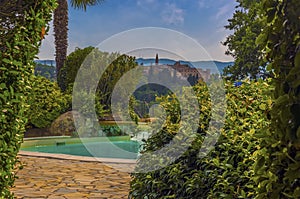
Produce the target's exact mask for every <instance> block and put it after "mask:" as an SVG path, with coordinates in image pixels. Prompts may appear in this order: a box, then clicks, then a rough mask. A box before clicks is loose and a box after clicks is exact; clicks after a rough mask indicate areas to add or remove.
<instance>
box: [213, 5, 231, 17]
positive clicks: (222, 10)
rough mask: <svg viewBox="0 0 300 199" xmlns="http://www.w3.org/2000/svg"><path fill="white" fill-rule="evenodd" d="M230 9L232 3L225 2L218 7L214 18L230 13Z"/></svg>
mask: <svg viewBox="0 0 300 199" xmlns="http://www.w3.org/2000/svg"><path fill="white" fill-rule="evenodd" d="M231 10H232V5H231V4H226V5H224V6H222V7H220V8H219V9H218V12H217V14H216V16H215V19H220V18H221V17H224V16H226V15H228V14H229V13H231Z"/></svg>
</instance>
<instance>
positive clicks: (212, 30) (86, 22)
mask: <svg viewBox="0 0 300 199" xmlns="http://www.w3.org/2000/svg"><path fill="white" fill-rule="evenodd" d="M235 5H236V2H235V1H234V0H177V1H174V0H173V1H172V0H105V1H104V2H103V3H102V4H100V5H97V6H94V7H89V8H88V9H87V11H86V12H84V11H82V10H75V9H73V8H71V7H69V48H68V53H70V52H72V51H73V50H74V49H75V48H76V47H80V48H84V47H87V46H90V45H91V46H97V45H98V44H99V43H101V42H102V41H104V40H105V39H108V38H110V37H111V36H113V35H115V34H118V33H120V32H123V31H127V30H131V29H135V28H143V27H160V28H167V29H171V30H175V31H179V32H181V33H183V34H185V35H187V36H189V37H191V38H193V39H194V40H196V41H197V42H198V43H199V44H200V45H201V46H202V47H203V48H204V49H205V50H206V51H207V52H208V53H209V55H210V57H211V58H212V59H214V60H219V61H232V60H233V59H232V57H230V56H227V55H225V54H224V52H225V50H226V48H225V47H224V46H223V45H222V44H221V43H220V42H221V41H224V40H225V38H226V36H228V35H229V34H230V33H231V32H230V31H228V30H225V28H224V25H226V24H227V23H228V22H227V20H228V19H229V18H231V17H232V14H233V12H234V7H235ZM50 26H51V27H52V24H50ZM158 39H159V38H158ZM182 45H184V44H182ZM54 52H55V50H54V38H53V30H52V28H51V29H50V32H49V34H48V35H47V36H46V38H45V40H43V43H42V47H41V49H40V53H39V55H38V57H39V58H40V59H54Z"/></svg>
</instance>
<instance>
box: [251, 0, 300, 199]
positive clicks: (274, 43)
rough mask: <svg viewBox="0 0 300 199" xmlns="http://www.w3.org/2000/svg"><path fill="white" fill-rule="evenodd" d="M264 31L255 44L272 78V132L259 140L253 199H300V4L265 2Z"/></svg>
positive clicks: (291, 0) (295, 0) (276, 0)
mask: <svg viewBox="0 0 300 199" xmlns="http://www.w3.org/2000/svg"><path fill="white" fill-rule="evenodd" d="M261 7H262V12H263V13H262V15H265V16H266V18H267V24H266V27H265V28H264V29H263V32H262V33H261V34H260V36H259V37H258V38H257V43H258V44H259V45H263V46H264V47H265V48H264V50H265V51H266V52H267V54H268V56H267V59H268V61H269V63H270V64H269V66H268V69H269V70H270V71H272V72H273V73H274V78H273V81H272V84H273V85H274V92H273V93H272V98H273V101H274V105H273V107H272V111H271V128H269V129H266V131H265V133H263V134H261V135H260V137H261V144H260V145H261V150H260V151H259V152H258V157H257V161H256V166H255V177H254V180H255V181H256V183H257V186H256V187H257V191H258V196H257V198H259V199H263V198H274V199H277V198H300V81H299V80H300V21H299V13H300V1H299V0H280V1H279V0H264V1H262V5H261Z"/></svg>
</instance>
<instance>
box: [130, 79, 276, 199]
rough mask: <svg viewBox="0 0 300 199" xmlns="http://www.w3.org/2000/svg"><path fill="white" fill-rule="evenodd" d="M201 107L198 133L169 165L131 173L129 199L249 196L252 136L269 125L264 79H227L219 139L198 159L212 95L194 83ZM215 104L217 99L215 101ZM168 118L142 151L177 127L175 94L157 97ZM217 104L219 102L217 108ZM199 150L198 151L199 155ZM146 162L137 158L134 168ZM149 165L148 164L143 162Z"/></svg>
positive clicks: (163, 141)
mask: <svg viewBox="0 0 300 199" xmlns="http://www.w3.org/2000/svg"><path fill="white" fill-rule="evenodd" d="M194 89H195V93H196V95H197V97H198V101H199V105H200V111H201V113H200V123H199V127H198V131H197V137H196V139H195V140H194V141H193V143H192V145H191V146H190V147H189V149H188V150H187V151H186V152H185V153H184V154H183V155H182V156H181V157H180V158H179V159H177V160H176V161H175V162H174V163H173V164H171V165H169V166H167V167H164V168H162V169H159V170H155V171H151V172H148V173H133V174H132V177H133V180H132V181H131V191H130V197H131V198H252V197H254V196H255V190H254V188H255V183H254V181H252V180H251V178H252V176H253V173H254V171H253V168H252V167H253V164H254V157H253V156H254V154H255V153H256V151H257V150H258V149H259V139H258V138H256V136H255V135H256V134H257V133H258V132H260V131H261V130H262V129H264V128H265V127H267V126H268V125H269V122H268V119H267V115H268V112H269V109H270V107H271V104H272V101H271V100H270V98H269V97H268V95H266V92H269V90H270V89H271V88H270V86H269V85H268V83H267V82H263V81H260V82H246V81H245V82H243V84H242V85H241V86H240V87H235V86H234V85H233V83H231V82H227V83H226V89H227V92H226V100H227V110H226V118H225V125H224V126H223V128H222V130H221V132H220V133H221V134H220V137H219V139H218V141H217V143H216V145H215V148H214V149H213V150H211V151H210V152H209V153H208V155H207V156H205V157H203V158H201V157H200V156H199V154H201V151H202V150H203V149H201V151H200V148H201V145H202V143H203V139H204V136H205V135H206V134H207V133H209V131H208V129H209V128H208V127H209V122H210V121H211V119H212V118H211V113H212V109H211V104H210V103H211V99H210V95H213V93H209V92H208V90H207V89H206V88H205V85H201V84H200V85H196V86H195V87H194ZM217 104H218V105H221V103H219V102H217ZM161 105H162V106H163V107H164V108H165V109H166V111H167V113H168V116H167V121H166V124H167V125H164V126H163V128H162V130H161V131H159V132H158V133H157V134H154V135H153V136H151V137H150V138H149V139H148V140H147V142H146V144H145V146H144V149H145V152H149V151H154V150H157V149H159V148H161V147H162V146H164V145H165V144H167V143H169V141H170V140H171V139H173V138H174V132H176V129H178V128H180V125H179V124H180V123H179V121H180V119H179V118H180V117H179V116H180V108H179V104H178V103H176V101H174V97H172V96H167V97H164V99H162V103H161ZM217 107H218V106H217ZM199 152H200V153H199ZM143 164H146V163H143V162H139V163H138V167H145V165H143ZM147 164H148V165H151V164H153V162H147Z"/></svg>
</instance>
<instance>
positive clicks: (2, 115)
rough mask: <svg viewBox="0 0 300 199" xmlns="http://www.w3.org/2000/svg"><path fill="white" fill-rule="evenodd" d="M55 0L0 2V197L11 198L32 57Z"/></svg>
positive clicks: (23, 125)
mask: <svg viewBox="0 0 300 199" xmlns="http://www.w3.org/2000/svg"><path fill="white" fill-rule="evenodd" d="M55 2H56V1H55V0H26V1H18V0H4V1H1V6H0V35H1V37H0V51H1V53H0V127H1V128H0V198H5V199H6V198H12V197H13V194H12V193H10V191H9V189H10V187H11V186H12V185H13V183H14V179H15V173H14V172H13V170H14V169H15V166H16V163H17V162H18V160H17V158H16V156H17V153H18V151H19V147H20V144H21V142H22V139H23V132H24V130H25V124H26V120H27V119H26V118H25V111H26V110H27V108H28V106H27V97H26V96H27V95H28V94H29V92H30V86H29V85H30V82H29V79H30V76H31V75H32V74H33V66H34V63H33V59H34V57H35V55H36V54H37V53H38V47H39V46H40V44H41V40H42V38H43V35H42V32H43V31H42V30H43V29H44V28H45V26H46V24H47V23H48V22H49V21H50V20H51V13H52V11H53V9H54V8H55V6H56V3H55Z"/></svg>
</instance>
